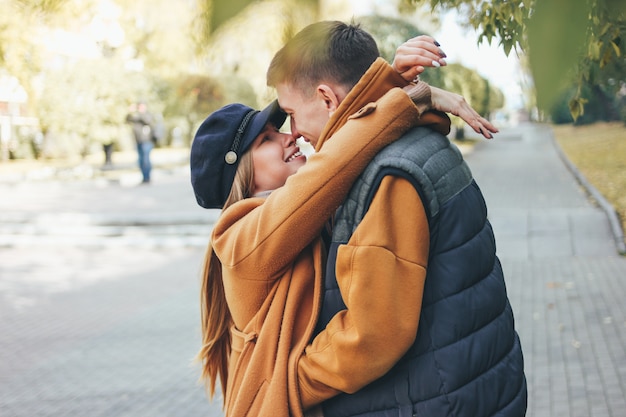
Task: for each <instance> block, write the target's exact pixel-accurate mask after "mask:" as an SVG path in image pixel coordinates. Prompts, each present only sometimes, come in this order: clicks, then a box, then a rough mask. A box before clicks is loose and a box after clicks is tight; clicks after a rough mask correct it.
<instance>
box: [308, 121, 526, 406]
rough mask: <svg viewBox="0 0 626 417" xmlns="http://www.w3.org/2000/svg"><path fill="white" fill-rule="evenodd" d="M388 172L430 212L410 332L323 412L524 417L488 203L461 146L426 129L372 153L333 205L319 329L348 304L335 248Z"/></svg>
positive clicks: (518, 359) (521, 380)
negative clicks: (399, 350)
mask: <svg viewBox="0 0 626 417" xmlns="http://www.w3.org/2000/svg"><path fill="white" fill-rule="evenodd" d="M385 175H395V176H402V177H404V178H406V179H408V180H409V181H411V182H412V183H413V185H414V186H415V189H416V190H417V192H418V193H419V194H420V196H421V198H422V201H423V202H424V206H425V208H426V213H427V215H428V217H429V224H430V242H431V247H430V256H429V265H428V273H427V276H426V283H425V289H424V299H423V307H422V314H421V318H420V323H419V330H418V334H417V338H416V341H415V343H414V344H413V346H412V347H411V348H410V349H409V351H408V352H407V354H406V355H405V356H404V357H403V358H402V359H401V360H400V361H399V362H398V363H397V364H396V366H395V367H394V368H392V369H391V370H390V371H389V372H388V373H387V374H386V375H384V376H383V377H382V378H380V379H379V380H377V381H374V382H373V383H371V384H370V385H368V386H366V387H364V388H363V389H361V390H360V391H358V392H357V393H355V394H342V395H339V396H337V397H335V398H333V399H331V400H328V401H326V402H325V403H324V404H323V408H324V416H325V417H339V416H341V417H347V416H359V417H363V416H380V417H383V416H384V417H390V416H402V417H405V416H406V417H412V416H424V417H432V416H437V417H442V416H455V417H459V416H468V417H470V416H471V417H487V416H502V417H504V416H507V417H509V416H524V415H525V413H526V404H527V391H526V379H525V376H524V369H523V367H524V363H523V357H522V351H521V346H520V341H519V338H518V335H517V333H516V331H515V328H514V320H513V313H512V310H511V306H510V304H509V300H508V297H507V293H506V287H505V282H504V274H503V272H502V268H501V265H500V262H499V260H498V258H497V256H496V245H495V240H494V235H493V231H492V229H491V224H490V223H489V221H488V219H487V207H486V205H485V201H484V199H483V196H482V193H481V191H480V189H479V187H478V185H477V184H476V183H475V182H474V180H473V178H472V174H471V172H470V170H469V167H468V166H467V165H466V163H465V161H464V160H463V158H462V156H461V154H460V152H459V150H458V149H457V148H456V147H455V146H454V145H452V144H451V143H450V141H449V140H448V139H447V138H446V137H445V136H443V135H440V134H438V133H436V132H434V131H432V130H430V129H428V128H424V127H420V128H415V129H413V130H411V131H410V132H408V133H407V134H406V135H405V137H403V138H401V139H400V140H398V141H397V142H395V143H393V144H391V145H389V146H388V147H387V148H385V149H384V150H383V151H382V152H381V153H379V155H377V157H376V158H375V159H374V160H373V161H372V162H371V163H370V165H369V166H368V167H367V169H366V170H365V171H364V172H363V174H362V175H361V177H360V178H359V179H358V180H357V182H356V183H355V184H354V186H353V188H352V189H351V191H350V194H349V196H348V198H347V199H346V201H345V202H344V204H343V205H342V207H341V208H340V209H339V210H338V211H337V216H336V218H335V225H334V229H333V236H332V243H331V246H330V250H329V257H328V265H327V270H326V277H325V284H324V285H325V291H324V301H323V306H322V313H321V316H320V321H319V323H318V328H317V329H316V334H317V333H319V331H320V330H321V329H323V328H324V327H325V326H326V324H327V323H328V321H329V320H330V318H331V317H332V316H333V315H334V314H335V313H336V312H338V311H340V310H342V309H345V305H344V303H343V300H342V299H341V294H340V292H339V289H338V287H337V282H336V278H335V274H334V270H335V260H336V255H337V247H338V245H340V244H342V243H346V242H348V240H349V238H350V236H351V235H352V233H353V232H354V230H355V229H356V227H357V225H358V224H359V222H360V221H361V219H362V218H363V216H364V215H365V213H366V212H367V209H368V206H369V203H370V202H371V200H372V198H373V194H374V193H375V192H376V189H377V188H378V186H379V184H380V181H381V180H382V178H383V177H384V176H385ZM407 215H409V214H407Z"/></svg>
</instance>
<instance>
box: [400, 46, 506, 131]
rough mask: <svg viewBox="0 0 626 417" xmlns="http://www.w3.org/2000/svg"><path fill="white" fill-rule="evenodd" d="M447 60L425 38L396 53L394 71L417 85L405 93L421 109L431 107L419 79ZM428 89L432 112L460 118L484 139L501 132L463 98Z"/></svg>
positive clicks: (442, 53) (432, 88) (408, 87)
mask: <svg viewBox="0 0 626 417" xmlns="http://www.w3.org/2000/svg"><path fill="white" fill-rule="evenodd" d="M445 57H446V54H445V52H443V50H441V48H440V47H439V43H438V42H437V41H436V40H435V39H433V38H432V37H430V36H426V35H422V36H418V37H416V38H412V39H409V40H408V41H406V42H405V43H403V44H402V45H400V46H399V47H398V49H396V56H395V57H394V58H393V64H392V67H393V69H395V70H396V71H397V72H398V73H399V74H400V75H401V76H402V78H404V79H405V80H406V81H412V80H413V81H414V82H413V83H412V84H411V85H409V86H407V87H405V91H406V92H407V94H409V96H411V98H413V100H414V101H415V102H416V104H417V105H418V106H419V105H422V107H423V106H428V104H429V102H428V100H427V99H425V98H424V94H425V93H424V86H423V85H421V86H420V84H424V82H423V81H419V80H418V79H417V77H418V76H419V75H420V74H421V73H422V72H424V69H425V67H440V66H445V65H446V61H445V60H444V58H445ZM426 85H428V84H426ZM429 87H430V90H431V91H430V97H429V98H430V108H431V109H434V110H439V111H442V112H444V113H451V114H453V115H455V116H458V117H460V118H461V119H463V120H464V121H465V123H467V124H468V125H469V126H470V127H471V128H472V129H474V131H475V132H476V133H479V134H481V135H483V136H484V137H486V138H487V139H491V138H493V133H497V132H498V129H497V128H496V127H495V126H494V125H493V124H491V122H489V121H488V120H487V119H485V118H484V117H482V116H481V115H479V114H478V112H476V110H474V109H473V108H472V107H471V106H470V105H469V104H468V103H467V101H466V100H465V98H464V97H463V96H461V95H459V94H455V93H451V92H449V91H446V90H442V89H440V88H437V87H432V86H429Z"/></svg>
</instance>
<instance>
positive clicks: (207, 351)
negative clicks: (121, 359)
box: [196, 151, 254, 398]
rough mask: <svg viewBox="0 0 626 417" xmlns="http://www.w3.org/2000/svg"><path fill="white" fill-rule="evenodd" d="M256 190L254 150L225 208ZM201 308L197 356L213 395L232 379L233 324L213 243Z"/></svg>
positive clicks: (241, 165)
mask: <svg viewBox="0 0 626 417" xmlns="http://www.w3.org/2000/svg"><path fill="white" fill-rule="evenodd" d="M253 192H254V169H253V164H252V152H250V151H248V152H246V153H244V154H243V155H241V161H240V162H239V166H238V167H237V173H236V174H235V179H234V181H233V185H232V187H231V190H230V194H229V195H228V198H227V199H226V202H225V203H224V207H223V210H225V209H227V208H228V207H230V206H231V205H233V204H235V203H236V202H238V201H240V200H243V199H244V198H248V197H251V196H252V195H253ZM200 311H201V320H202V347H201V349H200V352H198V354H197V356H196V359H197V360H198V361H199V362H200V363H201V364H202V375H201V379H202V380H204V383H205V386H206V388H207V392H208V393H209V395H210V398H213V396H214V395H215V387H216V383H217V379H218V378H219V381H220V385H221V387H222V392H223V390H225V389H226V384H227V381H228V360H229V357H230V327H231V326H232V317H231V315H230V310H229V309H228V304H227V303H226V295H225V294H224V284H223V282H222V264H221V262H220V260H219V259H218V257H217V255H215V252H214V251H213V246H212V245H211V243H209V245H208V246H207V250H206V253H205V256H204V266H203V270H202V286H201V290H200Z"/></svg>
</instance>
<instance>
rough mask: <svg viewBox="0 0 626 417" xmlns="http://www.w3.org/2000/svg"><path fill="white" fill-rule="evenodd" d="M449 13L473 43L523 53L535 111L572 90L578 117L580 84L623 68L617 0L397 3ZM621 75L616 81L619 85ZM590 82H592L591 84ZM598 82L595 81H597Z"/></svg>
mask: <svg viewBox="0 0 626 417" xmlns="http://www.w3.org/2000/svg"><path fill="white" fill-rule="evenodd" d="M403 2H404V4H413V5H414V4H424V3H428V4H430V6H431V8H433V9H436V8H441V9H444V10H448V9H455V10H457V11H458V12H459V13H460V14H461V16H463V18H464V20H465V21H466V22H467V24H468V26H471V27H473V28H474V29H476V30H477V31H478V32H479V43H480V42H482V41H484V40H487V41H488V42H491V41H492V40H494V39H497V40H498V42H499V45H501V46H502V48H503V49H504V52H505V53H506V54H507V55H508V54H509V53H510V52H511V51H512V50H513V49H516V50H519V51H520V52H524V53H527V54H528V55H529V57H530V67H531V71H532V76H533V79H534V82H535V92H536V95H537V104H538V107H539V108H540V109H542V110H545V109H549V108H550V107H551V106H552V104H554V103H555V101H556V100H557V98H558V97H559V94H560V93H561V92H562V91H563V89H564V88H566V87H568V86H571V85H575V86H576V87H577V93H576V94H575V95H574V96H573V97H572V100H571V109H572V115H573V116H575V117H579V116H580V115H582V114H583V110H584V109H585V108H586V107H587V106H584V105H585V102H584V100H583V99H582V96H581V89H582V87H583V85H585V84H589V85H593V84H594V83H600V84H602V83H603V82H605V81H606V80H604V81H602V80H600V79H598V77H594V74H597V73H598V72H603V71H605V70H607V69H608V68H610V67H612V66H617V67H621V68H623V66H624V60H625V58H624V57H625V54H624V39H626V2H624V1H623V0H403ZM625 77H626V72H624V71H622V72H621V73H620V74H619V75H618V76H617V78H616V79H615V80H616V81H622V82H623V81H625ZM594 78H595V79H594ZM600 78H601V77H600Z"/></svg>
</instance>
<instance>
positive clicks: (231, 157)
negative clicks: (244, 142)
mask: <svg viewBox="0 0 626 417" xmlns="http://www.w3.org/2000/svg"><path fill="white" fill-rule="evenodd" d="M224 160H225V161H226V163H227V164H228V165H232V164H234V163H235V162H237V154H236V153H235V152H233V151H228V152H227V153H226V156H224Z"/></svg>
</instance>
